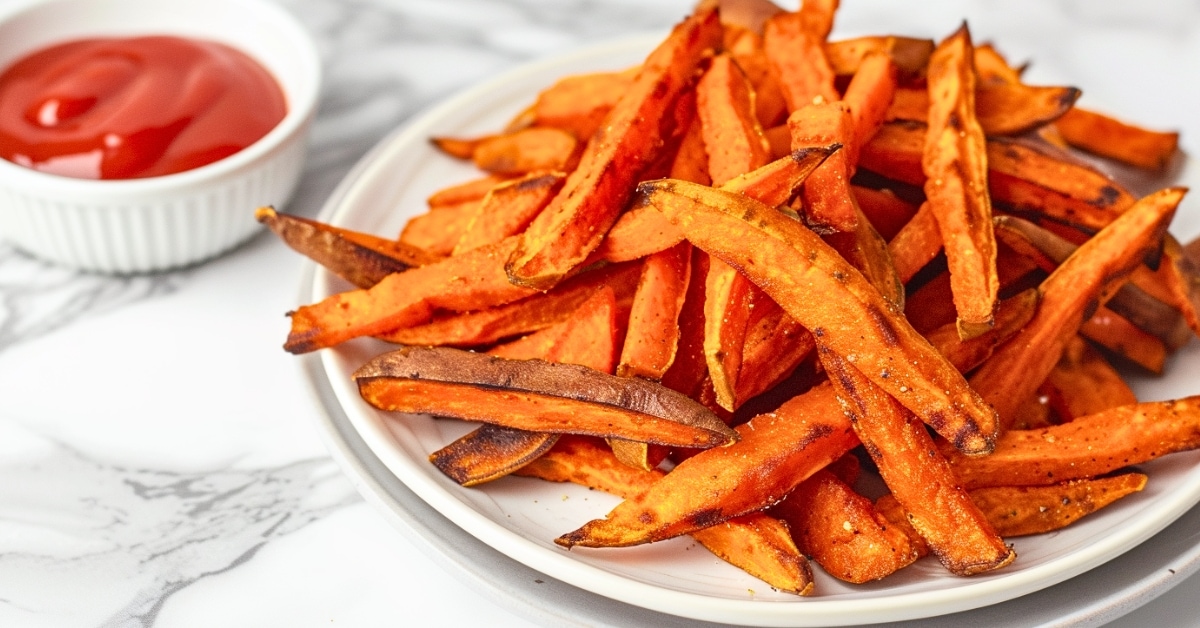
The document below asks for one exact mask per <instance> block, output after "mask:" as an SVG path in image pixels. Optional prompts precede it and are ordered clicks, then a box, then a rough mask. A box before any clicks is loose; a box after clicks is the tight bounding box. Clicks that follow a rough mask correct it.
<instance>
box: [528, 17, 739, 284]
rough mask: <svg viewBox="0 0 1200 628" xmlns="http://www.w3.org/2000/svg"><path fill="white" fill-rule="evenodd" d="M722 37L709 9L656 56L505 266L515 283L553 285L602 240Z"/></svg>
mask: <svg viewBox="0 0 1200 628" xmlns="http://www.w3.org/2000/svg"><path fill="white" fill-rule="evenodd" d="M720 41H721V25H720V22H719V21H718V16H717V12H716V10H715V8H714V7H711V6H710V7H703V8H701V9H699V12H698V13H697V14H695V15H692V16H690V17H688V18H687V19H686V20H684V22H683V23H681V24H680V25H679V26H676V28H675V30H674V31H673V32H672V33H671V35H670V36H668V37H667V39H666V40H665V41H663V43H662V44H660V45H659V46H658V48H656V49H655V50H654V51H653V52H651V53H650V55H649V56H648V57H647V58H646V61H645V63H644V64H643V65H642V69H641V71H640V72H639V73H638V75H637V77H636V78H635V79H634V81H633V84H632V85H630V87H629V90H628V91H626V92H625V93H624V94H623V95H622V96H621V99H620V100H619V101H618V102H617V104H616V105H615V106H614V107H613V109H612V111H610V112H609V115H608V117H607V118H606V123H605V127H604V128H605V131H604V132H603V133H600V134H597V135H596V136H595V137H594V138H592V140H591V141H589V142H588V143H587V146H586V148H585V149H584V152H583V156H582V157H581V158H580V161H579V166H578V167H577V168H576V169H575V170H574V171H572V172H571V174H570V175H569V176H568V177H567V181H566V183H565V184H564V185H563V189H562V191H561V192H559V194H558V195H557V196H556V197H554V200H553V201H551V202H550V205H549V206H548V207H547V208H546V209H545V210H543V211H542V213H540V214H538V217H537V218H535V219H534V220H533V223H532V224H530V225H529V229H528V230H527V231H526V232H525V233H524V234H523V235H522V236H521V238H520V240H519V241H518V243H517V246H516V248H515V250H514V251H513V253H512V255H511V256H510V257H509V259H508V262H507V264H506V265H505V270H506V271H507V273H508V276H509V278H510V279H511V280H512V281H513V282H514V283H516V284H520V285H523V286H529V287H534V288H538V289H542V290H545V289H547V288H550V287H551V286H553V285H554V284H556V283H558V282H559V281H560V280H561V279H562V278H563V277H564V276H566V275H567V274H569V273H570V272H571V271H572V270H574V269H575V268H576V267H577V266H578V265H579V264H580V263H581V262H583V261H584V260H585V259H587V257H588V254H589V253H591V252H592V251H593V250H594V249H595V248H596V247H597V246H599V245H600V242H601V241H602V240H603V239H604V234H605V233H607V232H608V229H609V227H611V226H612V224H613V222H614V221H615V220H616V219H617V216H618V214H620V212H621V211H622V210H623V209H624V208H625V204H626V203H627V202H628V200H629V198H630V195H631V194H632V192H633V184H634V183H635V182H636V181H637V178H638V176H639V175H640V173H641V171H642V170H643V169H644V168H645V167H646V166H647V165H648V164H649V163H650V162H651V161H652V160H653V159H654V157H655V155H656V151H657V149H658V146H659V141H658V140H659V139H660V138H661V134H662V130H661V129H660V122H661V121H662V119H663V116H664V115H666V112H667V111H668V110H669V109H670V106H669V105H670V104H671V103H672V102H674V100H675V97H676V96H677V95H678V94H679V93H680V92H682V91H683V89H684V87H685V86H686V85H687V84H688V82H689V81H690V80H691V75H692V72H693V70H694V69H695V68H696V66H697V65H698V64H699V63H700V61H701V59H703V58H704V57H705V55H706V54H708V53H709V51H711V50H712V49H714V48H716V47H717V46H719V45H720Z"/></svg>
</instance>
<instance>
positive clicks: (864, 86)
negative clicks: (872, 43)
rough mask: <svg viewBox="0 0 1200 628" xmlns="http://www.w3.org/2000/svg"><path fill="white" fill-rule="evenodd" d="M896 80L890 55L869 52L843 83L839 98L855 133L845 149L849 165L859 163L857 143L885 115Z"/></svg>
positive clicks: (862, 141) (872, 132)
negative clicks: (843, 87) (848, 113)
mask: <svg viewBox="0 0 1200 628" xmlns="http://www.w3.org/2000/svg"><path fill="white" fill-rule="evenodd" d="M898 80H899V72H898V70H897V69H896V64H895V63H893V62H892V59H891V57H889V56H887V55H886V54H883V53H872V54H868V55H867V56H865V57H863V60H862V62H861V63H860V64H859V68H858V71H857V72H855V73H854V76H853V77H852V78H851V79H850V84H849V85H847V86H846V94H845V95H844V96H843V97H842V102H844V103H845V104H846V109H847V110H848V111H849V112H850V119H851V121H852V123H853V125H854V137H853V141H852V142H851V143H850V144H849V145H848V146H846V147H845V148H844V150H846V151H847V154H846V160H847V162H848V163H849V164H851V165H852V167H853V165H854V164H857V163H858V151H859V147H861V146H863V145H864V144H866V143H867V142H869V141H870V140H871V137H872V136H874V135H875V133H876V132H877V131H879V127H880V126H881V125H882V124H883V122H884V121H885V120H886V119H887V111H888V105H889V104H891V102H892V98H893V97H894V96H895V94H896V88H897V81H898ZM851 172H852V173H853V171H851Z"/></svg>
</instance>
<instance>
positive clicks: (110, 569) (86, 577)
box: [0, 434, 358, 628]
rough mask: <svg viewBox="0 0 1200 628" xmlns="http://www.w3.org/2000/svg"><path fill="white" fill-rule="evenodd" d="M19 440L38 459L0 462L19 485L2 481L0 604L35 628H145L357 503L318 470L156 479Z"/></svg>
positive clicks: (287, 468)
mask: <svg viewBox="0 0 1200 628" xmlns="http://www.w3.org/2000/svg"><path fill="white" fill-rule="evenodd" d="M25 438H26V439H35V440H37V441H38V444H37V446H36V447H31V448H30V449H33V450H37V451H39V452H40V453H39V454H38V455H35V456H27V457H23V458H21V459H17V460H4V461H2V462H0V477H5V478H22V481H20V482H0V591H3V592H4V593H3V594H2V597H3V599H0V605H5V606H9V609H8V611H6V615H8V616H10V617H12V616H13V615H18V616H19V615H22V614H25V613H28V614H29V615H30V616H33V615H36V616H37V618H38V623H39V624H41V625H99V626H104V627H106V628H127V627H139V626H151V625H153V624H154V622H155V617H156V615H157V613H158V611H159V609H160V608H162V606H163V604H164V603H165V602H166V601H167V600H168V599H169V598H170V597H171V596H172V595H174V594H176V593H178V592H179V591H181V590H183V589H185V588H186V587H188V586H189V585H191V584H193V583H195V582H197V581H200V580H202V579H204V578H208V577H212V576H215V575H218V574H221V573H223V572H225V571H228V570H231V569H234V568H236V567H237V566H239V565H241V564H243V563H244V562H246V561H247V560H250V558H252V557H253V556H254V554H255V553H256V552H257V551H258V550H259V549H260V548H261V547H263V545H265V544H266V543H268V542H270V541H271V540H272V539H276V538H279V537H282V536H285V535H287V534H289V533H291V532H294V531H296V530H298V529H300V528H302V527H304V526H305V525H308V524H309V523H311V522H312V521H314V520H317V519H319V518H321V517H323V516H325V515H326V514H328V513H330V512H332V511H334V510H336V509H338V508H341V507H343V506H345V505H347V504H351V503H356V502H358V497H357V495H356V494H355V493H354V491H353V489H352V488H351V487H350V485H349V482H347V481H346V480H345V479H344V478H343V477H342V476H341V475H340V474H339V473H338V472H337V470H336V468H335V467H334V466H333V464H332V462H330V461H328V460H327V459H310V460H299V461H296V462H293V463H289V464H283V465H280V466H278V467H270V468H245V469H243V468H238V467H237V466H236V465H226V466H222V467H218V468H212V469H202V470H197V471H191V472H180V471H164V470H159V469H141V468H132V467H127V466H124V465H122V464H119V463H114V462H111V461H106V460H101V459H98V458H95V457H90V456H87V455H84V454H83V453H81V452H79V451H77V450H75V449H73V448H72V447H70V446H69V445H67V444H65V443H62V442H55V441H52V440H49V439H45V438H41V437H38V436H36V435H32V434H26V435H25ZM51 583H52V585H51ZM51 591H53V592H54V593H50V592H51ZM80 600H92V601H97V602H98V601H100V600H103V601H104V603H103V604H95V605H93V606H91V607H90V608H89V607H88V606H86V605H83V604H79V603H78V602H79V601H80ZM106 605H107V606H108V610H107V612H101V611H100V610H99V609H103V608H105V606H106ZM84 609H87V610H86V611H85V610H84Z"/></svg>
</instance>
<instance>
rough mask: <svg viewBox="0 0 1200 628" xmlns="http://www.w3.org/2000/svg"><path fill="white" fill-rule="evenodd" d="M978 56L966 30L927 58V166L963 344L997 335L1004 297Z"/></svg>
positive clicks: (927, 183) (927, 189) (928, 188)
mask: <svg viewBox="0 0 1200 628" xmlns="http://www.w3.org/2000/svg"><path fill="white" fill-rule="evenodd" d="M972 50H973V45H972V43H971V33H970V31H968V30H967V26H966V24H963V26H962V27H960V28H959V29H958V31H957V32H955V33H954V34H953V35H951V36H950V37H949V38H947V39H946V40H944V41H943V42H942V43H940V44H938V47H937V48H936V49H935V50H934V51H933V55H932V56H931V57H930V58H929V76H928V81H929V99H930V105H929V129H928V132H927V135H926V136H925V138H926V139H925V150H924V153H923V157H922V161H921V165H922V168H923V170H924V171H925V177H926V179H925V196H926V197H927V198H928V199H929V201H928V202H929V206H930V208H931V209H932V210H933V215H934V217H936V218H937V224H938V229H939V231H940V232H941V234H942V242H943V243H944V246H943V250H944V251H945V252H946V261H947V264H948V265H949V268H950V290H951V293H952V294H953V296H954V308H955V310H956V312H957V314H958V330H959V333H960V334H961V335H962V336H963V337H964V338H970V337H972V336H975V335H978V334H980V333H983V332H984V331H986V330H987V329H988V328H989V327H991V325H992V312H993V311H994V310H995V309H996V301H997V299H998V293H999V290H1000V281H999V279H998V277H997V275H996V236H995V234H994V233H993V231H992V201H991V197H990V196H989V195H988V180H987V177H988V167H987V146H986V143H985V142H986V140H985V139H984V135H983V129H982V128H981V127H980V126H979V122H978V121H977V120H976V118H975V66H974V64H973V52H972Z"/></svg>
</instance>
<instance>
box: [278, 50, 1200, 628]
mask: <svg viewBox="0 0 1200 628" xmlns="http://www.w3.org/2000/svg"><path fill="white" fill-rule="evenodd" d="M657 40H658V38H655V37H650V38H638V39H631V40H624V41H619V42H614V43H612V44H608V45H602V46H597V47H592V48H588V49H585V50H583V51H580V52H577V53H574V54H571V55H567V56H562V57H557V58H554V59H551V60H548V61H544V62H540V63H535V64H531V65H528V66H524V67H522V68H520V69H518V70H516V71H513V72H511V73H508V74H506V75H504V76H502V77H499V78H497V79H496V80H494V81H491V82H489V83H487V84H484V85H481V86H479V87H477V88H475V89H472V90H469V91H467V92H465V93H462V94H460V95H459V96H457V97H454V98H452V99H450V100H448V101H446V102H445V103H443V104H442V105H440V106H438V107H436V108H434V109H432V110H431V111H429V112H428V113H426V114H425V115H423V116H421V117H420V118H418V119H416V120H413V121H412V122H411V123H410V124H408V125H406V126H405V127H404V128H402V129H400V130H399V131H398V132H396V133H395V134H394V135H392V136H391V137H389V138H387V139H386V140H385V141H383V142H382V143H381V144H380V145H379V146H378V147H377V148H376V149H375V150H374V151H372V153H371V154H370V155H368V156H367V157H366V158H365V159H364V160H363V161H362V163H360V165H359V167H358V168H356V169H355V171H354V173H352V174H351V176H349V177H347V180H346V181H345V182H343V185H342V186H341V187H340V188H339V190H338V191H337V192H335V195H334V197H333V198H332V199H331V201H330V203H329V205H328V206H327V207H326V211H325V213H324V215H323V216H322V219H324V220H329V221H331V222H333V223H336V224H339V225H343V226H346V227H349V228H353V229H359V230H363V231H369V232H373V233H380V234H390V233H396V232H398V230H399V229H400V227H401V226H402V225H403V224H404V222H405V220H406V219H407V218H408V217H410V216H412V215H414V214H416V213H419V212H421V211H423V210H424V207H425V206H424V199H425V198H426V197H427V196H428V195H429V193H431V192H432V191H434V190H436V189H439V188H440V187H443V186H445V185H447V184H450V183H453V182H459V181H464V180H466V179H468V178H471V177H473V176H477V173H476V172H475V171H474V170H473V169H472V168H470V167H469V166H464V165H462V164H460V163H456V162H454V161H452V160H450V159H448V158H445V157H443V156H441V155H439V154H438V153H437V152H436V151H434V150H433V149H432V148H431V147H430V145H429V143H428V138H429V137H430V136H432V135H467V136H469V135H473V134H482V133H487V132H491V131H494V130H496V129H498V128H500V127H502V126H503V125H504V123H506V122H507V121H508V119H509V118H510V117H511V116H513V115H514V114H515V113H516V112H517V111H519V110H520V109H521V108H522V107H524V106H525V105H526V104H528V103H529V102H531V100H532V98H533V96H534V95H535V94H536V93H537V91H538V90H540V89H542V88H544V87H545V86H547V85H549V84H550V83H552V82H553V81H554V80H555V79H557V78H558V77H561V76H563V75H566V74H571V73H577V72H584V71H589V70H601V69H620V68H624V67H627V66H629V65H631V64H633V63H636V62H638V61H639V60H640V59H641V58H642V57H644V55H645V53H646V51H648V50H649V49H650V47H651V46H652V45H653V44H654V43H655V42H656V41H657ZM345 288H346V286H345V284H343V283H342V282H341V281H340V280H338V279H337V278H336V277H332V276H331V275H329V274H328V273H326V272H324V271H323V270H320V269H318V270H317V271H316V272H315V273H314V275H313V282H312V284H311V285H310V286H308V287H307V289H306V292H305V294H303V295H302V296H303V298H304V299H305V301H308V302H313V301H317V300H319V299H321V298H323V297H324V296H326V295H328V294H331V293H333V292H336V291H340V290H343V289H345ZM387 348H388V346H387V345H383V344H381V343H376V342H373V341H356V342H353V343H349V344H347V345H345V346H343V347H339V348H338V349H336V350H330V351H325V352H323V353H322V354H321V356H320V365H321V368H322V369H323V370H324V372H325V375H326V376H327V377H328V379H329V382H330V384H331V388H332V394H333V395H334V397H335V398H336V403H337V404H338V405H339V407H340V410H341V411H343V412H344V413H345V415H346V417H348V422H349V424H350V425H351V426H352V429H353V430H355V431H356V433H357V436H359V437H360V438H361V439H362V441H363V442H364V443H365V444H366V446H367V447H368V448H369V449H370V451H371V452H372V453H373V454H374V455H375V456H376V457H378V459H379V460H380V461H381V462H382V463H383V464H384V465H385V466H386V468H387V469H388V470H389V471H390V472H391V473H393V474H394V475H395V476H396V477H397V478H399V479H400V480H402V481H403V482H404V484H405V485H406V486H407V487H408V488H409V489H411V491H412V492H413V493H415V494H416V495H417V496H419V497H420V498H421V499H422V500H424V501H425V502H426V503H427V504H428V505H430V506H432V507H433V508H434V509H436V510H437V511H438V512H439V513H441V515H443V516H445V517H446V518H447V519H449V520H450V521H452V522H454V523H455V524H457V525H458V526H460V527H461V528H462V529H463V530H464V531H465V532H466V533H468V534H469V535H471V536H472V537H474V538H476V539H478V540H479V541H481V542H482V543H484V544H486V545H487V546H490V547H491V548H494V549H495V550H497V551H499V552H501V553H503V554H505V555H507V556H509V557H511V558H512V559H514V560H516V561H518V562H520V563H523V564H524V565H526V566H528V567H530V568H532V569H534V570H537V571H539V572H542V573H545V574H547V575H549V576H552V577H553V578H556V579H558V580H561V581H563V582H565V583H568V584H572V585H575V586H577V587H580V588H582V589H585V590H587V591H591V592H593V593H597V594H599V595H602V596H606V597H609V598H612V599H615V600H619V601H621V602H625V603H628V604H632V605H635V606H640V607H643V608H646V609H650V610H653V611H657V612H661V613H666V614H670V615H675V616H680V617H687V618H693V619H699V620H707V621H713V622H724V623H731V624H743V625H771V626H818V625H852V624H865V623H877V622H883V621H897V620H905V619H914V618H922V617H932V616H936V615H944V614H949V613H955V612H959V611H963V610H967V609H973V608H978V607H982V606H987V605H992V604H996V603H999V602H1003V601H1006V600H1010V599H1013V598H1015V597H1018V596H1022V595H1025V594H1027V593H1030V592H1033V591H1037V590H1039V589H1043V588H1046V587H1049V586H1051V585H1054V584H1056V583H1059V582H1062V581H1063V580H1066V579H1068V578H1071V577H1073V576H1076V575H1078V574H1080V573H1083V572H1085V571H1087V570H1089V569H1092V568H1094V567H1096V566H1098V565H1101V564H1102V563H1104V562H1105V561H1108V560H1110V559H1112V558H1114V557H1116V556H1119V555H1120V554H1122V553H1124V552H1126V551H1128V550H1129V549H1131V548H1133V547H1135V546H1137V545H1138V544H1139V543H1142V542H1143V541H1145V540H1146V539H1148V538H1150V537H1151V536H1152V535H1154V534H1155V533H1157V532H1159V531H1160V530H1162V529H1163V528H1164V527H1166V526H1167V525H1169V524H1170V523H1171V522H1172V521H1174V520H1175V519H1176V518H1178V517H1179V516H1181V515H1182V514H1183V513H1185V512H1186V511H1187V510H1188V509H1189V508H1190V507H1191V506H1192V505H1194V504H1195V503H1196V502H1197V501H1198V500H1200V468H1197V463H1198V462H1200V453H1188V454H1177V455H1174V456H1170V457H1167V458H1165V459H1162V460H1159V461H1155V462H1153V463H1150V464H1147V465H1144V468H1145V470H1146V471H1147V472H1149V473H1150V474H1151V477H1152V479H1151V481H1150V483H1149V486H1148V487H1147V489H1146V490H1145V491H1143V492H1142V493H1140V494H1137V495H1134V496H1131V497H1128V498H1126V499H1124V500H1122V501H1121V502H1119V503H1118V504H1116V505H1115V506H1112V507H1110V508H1108V509H1106V510H1105V511H1103V512H1101V513H1099V514H1098V515H1096V516H1093V517H1090V518H1088V519H1085V520H1084V521H1081V522H1080V523H1078V524H1076V525H1074V526H1071V527H1069V528H1067V529H1065V530H1062V531H1060V532H1058V533H1054V534H1049V535H1042V536H1038V537H1031V538H1023V539H1016V540H1015V546H1016V549H1017V552H1018V556H1019V558H1018V559H1017V561H1016V563H1015V564H1014V565H1012V566H1010V567H1009V568H1006V569H1004V570H1001V571H1000V572H998V573H993V574H988V575H984V576H979V577H973V578H958V577H954V576H951V575H949V574H948V573H946V572H945V570H944V569H942V567H941V566H940V565H939V564H938V563H937V562H936V561H933V560H930V559H926V560H923V561H921V562H919V563H918V564H916V565H914V566H912V567H910V568H908V569H905V570H903V571H902V572H900V573H898V574H896V575H894V576H892V577H890V578H888V579H886V580H885V581H883V582H880V583H875V584H870V585H862V586H851V585H845V584H842V583H840V582H838V581H836V580H834V579H832V578H828V577H825V576H824V574H819V575H818V578H819V580H818V583H817V586H818V590H817V593H816V594H815V595H814V596H813V597H809V598H798V597H796V596H793V595H790V594H786V593H780V592H776V591H773V590H772V589H771V588H770V587H768V586H767V585H765V584H764V583H762V582H761V581H758V580H756V579H754V578H752V577H750V576H747V575H745V574H744V573H742V572H741V571H740V570H738V569H735V568H733V567H730V566H728V565H726V564H725V563H723V562H722V561H720V560H718V559H716V558H714V557H713V556H712V555H711V554H709V553H708V552H707V551H706V550H704V549H702V548H701V547H700V546H698V545H697V544H695V543H693V542H691V541H690V540H689V539H686V538H681V539H675V540H671V541H666V542H662V543H656V544H652V545H649V546H643V547H635V548H626V549H606V550H588V549H581V548H577V549H575V550H572V551H570V552H568V551H566V550H563V549H561V548H559V547H557V546H555V545H554V543H553V539H554V538H555V537H557V536H558V535H560V534H562V533H564V532H567V531H570V530H573V529H575V528H577V527H578V526H580V525H581V524H583V523H584V522H586V521H588V520H590V519H593V518H596V517H601V516H603V515H604V514H605V513H607V512H608V510H609V509H611V508H612V506H614V505H615V504H616V502H617V500H616V499H615V498H611V497H610V496H607V495H603V494H600V493H597V492H594V491H588V490H586V489H582V488H579V487H574V486H568V485H559V484H549V483H543V482H539V481H536V480H529V479H524V478H504V479H502V480H499V481H497V482H493V483H491V484H489V485H487V486H485V487H483V488H477V489H463V488H461V487H459V486H457V485H456V484H454V483H453V482H452V481H451V480H449V479H447V478H445V477H444V476H442V475H441V474H440V473H439V472H438V471H437V470H436V469H435V468H434V467H433V466H432V465H430V464H429V463H428V462H427V461H426V457H427V456H428V454H429V453H430V452H432V451H434V450H436V449H438V448H440V447H442V446H443V445H445V444H447V443H449V442H450V441H452V440H453V439H455V438H457V437H458V436H460V435H461V434H463V433H465V432H466V431H467V430H468V429H470V426H469V425H465V424H462V423H460V422H454V421H440V420H434V419H431V418H429V417H424V416H413V417H408V416H406V417H398V416H385V415H384V414H382V413H379V412H377V411H375V410H373V409H372V408H370V407H369V406H367V405H366V404H365V403H363V402H362V400H361V399H360V398H359V396H358V394H357V391H356V390H355V388H354V387H353V386H352V385H351V381H350V377H349V375H350V373H351V372H353V371H354V370H355V369H356V368H357V367H358V366H359V365H361V364H362V363H363V362H365V361H366V360H368V359H369V358H371V357H372V356H374V355H375V354H377V353H379V352H381V351H383V350H386V349H387ZM1197 367H1200V348H1198V347H1197V343H1192V344H1191V345H1189V346H1188V348H1187V349H1185V350H1184V351H1183V352H1182V354H1181V355H1180V356H1178V357H1177V358H1176V359H1175V360H1174V363H1173V364H1172V368H1173V371H1172V372H1173V375H1171V376H1170V377H1168V378H1166V379H1163V380H1157V381H1155V382H1154V385H1153V386H1140V384H1139V393H1140V394H1142V395H1143V398H1145V399H1159V398H1166V397H1170V396H1183V395H1185V394H1188V393H1189V392H1192V393H1195V392H1197V391H1196V390H1194V389H1195V386H1194V385H1193V386H1191V389H1192V390H1190V391H1189V386H1188V385H1187V382H1186V378H1185V377H1183V376H1182V374H1184V373H1188V372H1192V373H1194V372H1196V368H1197Z"/></svg>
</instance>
